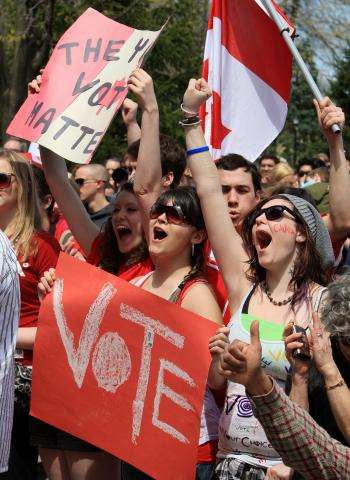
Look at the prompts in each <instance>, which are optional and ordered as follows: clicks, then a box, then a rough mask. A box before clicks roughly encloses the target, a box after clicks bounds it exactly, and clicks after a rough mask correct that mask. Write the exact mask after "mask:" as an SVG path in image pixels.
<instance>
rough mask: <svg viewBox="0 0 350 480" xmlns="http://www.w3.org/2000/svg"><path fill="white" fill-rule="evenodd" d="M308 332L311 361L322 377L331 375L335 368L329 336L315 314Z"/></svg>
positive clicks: (314, 313)
mask: <svg viewBox="0 0 350 480" xmlns="http://www.w3.org/2000/svg"><path fill="white" fill-rule="evenodd" d="M310 331H311V342H310V343H311V346H312V352H313V360H314V362H315V365H316V368H317V370H318V371H319V372H320V373H321V374H322V375H323V376H326V375H327V374H329V373H333V371H335V370H336V369H337V367H336V364H335V362H334V359H333V354H332V345H331V341H330V335H329V332H327V331H326V329H325V327H324V325H323V324H322V322H321V321H320V319H319V317H318V315H317V313H316V312H313V314H312V327H311V326H310Z"/></svg>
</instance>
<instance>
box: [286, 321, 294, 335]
mask: <svg viewBox="0 0 350 480" xmlns="http://www.w3.org/2000/svg"><path fill="white" fill-rule="evenodd" d="M293 325H294V324H293V322H289V323H287V325H286V326H285V327H284V331H283V336H284V337H285V339H286V338H287V337H288V336H289V335H291V334H292V332H293Z"/></svg>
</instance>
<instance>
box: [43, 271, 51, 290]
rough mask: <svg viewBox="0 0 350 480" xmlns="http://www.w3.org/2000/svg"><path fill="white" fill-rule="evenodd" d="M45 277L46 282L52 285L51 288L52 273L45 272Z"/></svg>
mask: <svg viewBox="0 0 350 480" xmlns="http://www.w3.org/2000/svg"><path fill="white" fill-rule="evenodd" d="M44 277H45V280H46V281H47V283H48V284H49V285H50V287H52V285H53V280H52V278H51V275H50V272H44Z"/></svg>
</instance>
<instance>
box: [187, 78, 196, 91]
mask: <svg viewBox="0 0 350 480" xmlns="http://www.w3.org/2000/svg"><path fill="white" fill-rule="evenodd" d="M188 89H193V90H195V89H196V79H195V78H191V79H190V81H189V82H188Z"/></svg>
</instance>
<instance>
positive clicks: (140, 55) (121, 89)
mask: <svg viewBox="0 0 350 480" xmlns="http://www.w3.org/2000/svg"><path fill="white" fill-rule="evenodd" d="M160 32H161V30H159V31H157V32H151V31H142V30H135V29H134V28H131V27H128V26H126V25H123V24H121V23H118V22H115V21H113V20H111V19H110V18H107V17H105V16H104V15H102V14H101V13H99V12H97V11H96V10H94V9H92V8H89V9H87V10H86V11H85V12H84V13H83V14H82V15H81V16H80V17H79V18H78V20H77V21H76V22H75V23H73V25H72V26H71V27H70V28H69V29H68V30H67V31H66V32H65V33H64V35H63V36H62V37H61V39H60V40H59V42H58V43H57V45H56V47H55V49H54V50H53V53H52V55H51V57H50V60H49V62H48V64H47V66H46V67H45V69H44V72H43V75H42V84H41V90H40V93H39V94H37V93H36V94H30V95H29V96H28V98H27V99H26V101H25V102H24V104H23V105H22V107H21V108H20V109H19V111H18V112H17V114H16V116H15V117H14V119H13V120H12V122H11V124H10V125H9V127H8V129H7V133H8V134H10V135H15V136H17V137H20V138H24V139H26V140H29V141H31V142H36V143H38V144H39V145H43V146H44V147H47V148H49V149H50V150H52V151H53V152H55V153H57V154H58V155H60V156H61V157H64V158H66V159H67V160H70V161H72V162H75V163H88V162H89V161H90V159H91V156H92V154H93V153H94V151H95V149H96V148H97V146H98V144H99V143H100V141H101V140H102V137H103V135H104V133H105V132H106V130H107V128H108V125H109V124H110V122H111V120H112V118H113V116H114V115H115V113H116V112H117V111H118V109H119V108H120V106H121V105H122V103H123V101H124V98H125V97H126V94H127V79H128V77H129V75H130V74H131V73H132V71H133V70H134V69H135V68H137V67H138V66H141V64H142V62H143V59H144V57H145V55H146V53H147V52H149V51H150V50H151V48H152V46H153V45H154V43H155V41H156V40H157V38H158V36H159V34H160Z"/></svg>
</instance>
